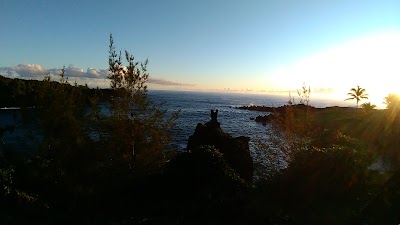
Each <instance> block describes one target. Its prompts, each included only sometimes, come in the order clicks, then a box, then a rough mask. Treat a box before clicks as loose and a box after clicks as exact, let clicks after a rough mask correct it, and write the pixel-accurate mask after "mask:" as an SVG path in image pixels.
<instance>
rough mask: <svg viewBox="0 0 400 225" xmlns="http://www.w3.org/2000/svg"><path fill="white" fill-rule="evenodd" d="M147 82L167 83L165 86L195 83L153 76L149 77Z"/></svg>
mask: <svg viewBox="0 0 400 225" xmlns="http://www.w3.org/2000/svg"><path fill="white" fill-rule="evenodd" d="M148 82H149V83H151V84H158V85H167V86H195V84H188V83H181V82H177V81H172V80H165V79H162V78H153V77H150V78H149V80H148Z"/></svg>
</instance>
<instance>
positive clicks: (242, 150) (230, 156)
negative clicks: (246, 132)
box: [187, 110, 253, 182]
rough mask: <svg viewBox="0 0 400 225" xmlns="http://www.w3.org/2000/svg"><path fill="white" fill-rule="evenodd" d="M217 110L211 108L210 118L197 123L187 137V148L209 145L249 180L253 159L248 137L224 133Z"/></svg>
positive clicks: (192, 148) (251, 175)
mask: <svg viewBox="0 0 400 225" xmlns="http://www.w3.org/2000/svg"><path fill="white" fill-rule="evenodd" d="M217 116H218V110H216V111H215V112H214V111H213V110H211V120H210V121H209V122H207V123H205V124H201V123H199V124H197V127H196V130H195V132H194V133H193V135H191V136H190V137H189V140H188V145H187V150H189V151H196V149H197V148H198V147H200V146H205V145H211V146H214V147H215V148H216V149H218V150H219V152H221V153H222V154H223V157H224V159H225V160H226V161H227V163H228V164H229V165H230V166H231V168H232V169H234V170H235V171H236V172H237V173H238V174H239V175H240V177H241V178H242V179H244V180H246V181H249V182H250V181H251V180H252V177H253V159H252V157H251V155H250V150H249V140H250V138H249V137H245V136H240V137H236V138H233V137H232V136H231V135H229V134H227V133H225V132H224V131H223V130H222V129H221V127H220V123H219V122H218V120H217Z"/></svg>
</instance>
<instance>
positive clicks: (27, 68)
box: [0, 64, 49, 78]
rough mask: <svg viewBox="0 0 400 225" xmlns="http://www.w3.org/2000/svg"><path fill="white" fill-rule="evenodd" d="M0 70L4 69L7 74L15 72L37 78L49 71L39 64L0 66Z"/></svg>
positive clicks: (22, 75)
mask: <svg viewBox="0 0 400 225" xmlns="http://www.w3.org/2000/svg"><path fill="white" fill-rule="evenodd" d="M0 71H4V72H5V73H7V75H9V76H11V75H13V74H14V73H15V74H18V75H19V76H21V77H27V78H37V77H41V76H45V75H46V74H48V73H49V72H48V70H46V69H45V68H44V67H42V66H41V65H39V64H18V65H17V66H14V67H1V68H0Z"/></svg>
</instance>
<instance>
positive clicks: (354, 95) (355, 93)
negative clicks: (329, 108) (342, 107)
mask: <svg viewBox="0 0 400 225" xmlns="http://www.w3.org/2000/svg"><path fill="white" fill-rule="evenodd" d="M347 95H348V96H350V97H349V98H347V99H345V101H347V100H354V99H355V100H356V108H358V103H359V102H360V101H361V100H362V99H368V94H366V93H365V89H364V88H361V87H360V86H357V88H352V89H350V92H349V93H347Z"/></svg>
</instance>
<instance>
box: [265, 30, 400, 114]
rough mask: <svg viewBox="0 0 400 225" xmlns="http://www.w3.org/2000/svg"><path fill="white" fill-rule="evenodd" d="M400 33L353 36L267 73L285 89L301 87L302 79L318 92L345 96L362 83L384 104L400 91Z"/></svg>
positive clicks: (374, 100)
mask: <svg viewBox="0 0 400 225" xmlns="http://www.w3.org/2000/svg"><path fill="white" fill-rule="evenodd" d="M399 59H400V33H398V32H397V33H396V32H393V33H386V34H380V35H373V36H369V37H365V38H361V39H357V40H353V41H350V42H347V43H344V44H342V45H339V46H336V47H334V48H331V49H328V50H326V51H323V52H321V53H318V54H315V55H313V56H310V57H308V58H305V59H303V60H301V61H299V62H297V63H295V64H293V65H290V66H288V67H286V68H282V69H280V70H278V71H275V72H274V73H272V75H271V76H268V82H271V83H274V85H276V86H279V87H281V88H282V89H289V90H290V89H298V88H299V87H300V86H301V84H302V83H303V82H305V83H306V84H307V85H309V86H311V87H312V88H313V89H314V92H316V93H317V94H318V93H319V94H330V95H332V96H334V97H336V98H343V99H344V98H346V94H347V92H348V90H350V88H352V87H355V86H357V85H360V86H362V87H363V88H365V89H366V90H367V93H368V94H369V96H370V97H369V101H371V102H372V103H374V104H376V105H378V106H382V104H381V103H382V102H383V98H384V97H385V96H386V95H388V94H389V93H400V66H399V65H400V64H399Z"/></svg>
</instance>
